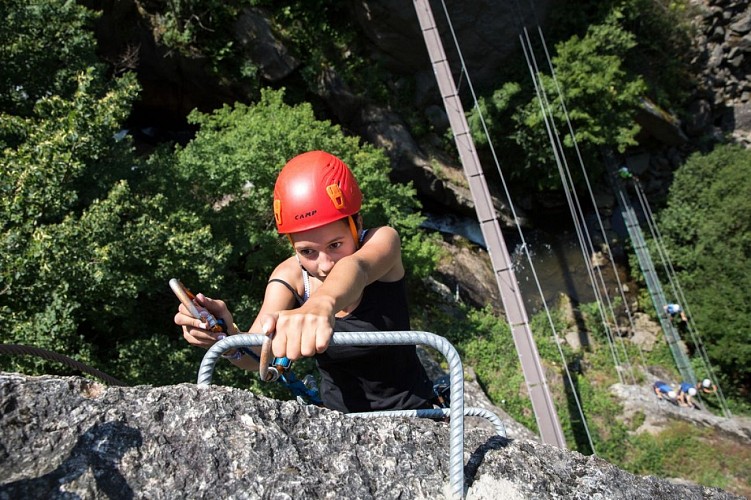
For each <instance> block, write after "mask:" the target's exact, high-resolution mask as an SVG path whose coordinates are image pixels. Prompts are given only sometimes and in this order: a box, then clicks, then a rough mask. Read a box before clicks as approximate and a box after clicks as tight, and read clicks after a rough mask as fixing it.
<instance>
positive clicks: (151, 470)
mask: <svg viewBox="0 0 751 500" xmlns="http://www.w3.org/2000/svg"><path fill="white" fill-rule="evenodd" d="M0 428H1V429H2V446H0V463H2V467H0V499H17V498H105V497H109V498H150V499H160V498H176V497H180V498H206V497H211V498H292V497H297V498H323V497H325V498H379V499H380V498H442V497H444V496H445V494H446V492H447V491H448V488H447V485H448V444H449V437H448V424H446V423H444V422H434V421H430V420H424V419H408V418H382V419H355V418H349V417H346V416H344V415H342V414H340V413H336V412H332V411H328V410H322V409H319V408H315V407H308V406H301V405H299V404H297V403H294V402H289V401H287V402H281V401H275V400H270V399H266V398H262V397H258V396H255V395H253V394H252V393H249V392H246V391H243V390H239V389H233V388H227V387H218V386H209V387H206V386H204V387H198V386H195V385H192V384H181V385H177V386H171V387H149V386H140V387H132V388H122V387H117V388H114V387H106V386H103V385H100V384H98V383H93V382H91V381H89V380H86V379H83V378H78V377H71V378H57V377H24V376H20V375H15V374H0ZM464 462H465V467H464V474H465V480H466V485H467V486H468V490H467V498H487V499H491V498H492V499H498V498H593V497H594V498H629V499H638V498H644V499H647V498H649V499H652V498H661V499H663V500H666V499H680V500H684V499H691V498H696V499H699V498H703V499H730V498H739V497H734V496H733V495H731V494H729V493H726V492H724V491H722V490H718V489H712V488H705V487H701V486H695V485H685V484H673V483H671V482H668V481H665V480H661V479H657V478H654V477H639V476H634V475H632V474H629V473H627V472H624V471H622V470H620V469H618V468H616V467H614V466H613V465H610V464H608V463H607V462H605V461H603V460H601V459H598V458H595V457H585V456H583V455H580V454H579V453H576V452H569V451H567V450H561V449H558V448H555V447H551V446H548V445H543V444H539V443H537V442H535V441H529V440H524V439H517V440H510V439H504V438H501V437H498V436H495V437H494V436H492V435H490V434H489V433H488V432H487V431H486V430H481V429H477V428H468V429H466V432H465V441H464Z"/></svg>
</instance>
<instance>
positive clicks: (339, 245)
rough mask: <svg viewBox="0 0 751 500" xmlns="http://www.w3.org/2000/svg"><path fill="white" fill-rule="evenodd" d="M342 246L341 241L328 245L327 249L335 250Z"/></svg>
mask: <svg viewBox="0 0 751 500" xmlns="http://www.w3.org/2000/svg"><path fill="white" fill-rule="evenodd" d="M343 244H344V243H342V242H341V241H336V242H334V243H332V244H331V245H329V248H333V249H335V250H336V249H337V248H340V247H341V246H342V245H343Z"/></svg>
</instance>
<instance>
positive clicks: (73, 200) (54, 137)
mask: <svg viewBox="0 0 751 500" xmlns="http://www.w3.org/2000/svg"><path fill="white" fill-rule="evenodd" d="M2 9H3V10H2V14H3V16H4V19H5V20H6V21H7V22H6V24H4V25H3V26H2V28H0V29H1V30H2V33H1V34H0V53H2V54H3V57H4V58H6V60H7V61H8V62H9V65H10V70H9V71H8V72H4V73H3V78H4V81H3V84H4V85H3V91H2V92H3V93H2V95H1V96H0V146H1V147H2V152H1V155H0V165H1V166H2V167H1V170H2V172H3V175H2V176H0V193H1V196H0V283H1V285H0V316H2V319H3V322H4V325H5V332H6V335H7V337H5V338H6V339H7V340H8V341H12V342H17V343H24V344H32V345H36V346H39V347H43V348H47V349H50V350H53V351H57V352H61V353H64V354H68V355H73V356H75V357H77V358H78V359H80V360H82V361H88V362H91V363H92V364H94V365H95V366H97V367H99V368H105V369H106V368H107V367H108V366H109V364H110V363H111V362H112V361H113V360H116V359H117V350H118V348H119V347H120V346H121V345H122V344H123V343H125V342H128V341H129V339H133V338H136V337H139V336H146V335H153V334H154V333H155V332H158V331H160V330H161V331H162V332H164V331H166V330H165V328H166V326H167V325H168V323H169V313H168V312H169V311H170V310H172V309H174V307H169V305H168V304H166V303H165V301H164V297H166V296H167V293H169V291H168V289H167V288H166V286H165V283H166V280H167V279H168V278H169V277H171V276H172V275H173V274H174V272H175V270H176V269H179V268H180V265H181V263H184V262H191V263H192V264H193V267H192V269H194V272H195V273H196V274H197V275H200V276H201V277H203V278H208V277H209V276H212V275H214V274H215V271H216V270H217V268H218V263H219V262H220V261H221V259H219V258H217V256H221V252H222V251H223V249H222V248H221V247H217V251H216V252H214V253H213V255H212V254H211V253H207V252H206V247H207V246H211V239H210V236H211V235H210V232H209V228H208V226H201V225H200V220H198V219H197V218H195V217H193V216H191V215H190V214H185V213H180V212H177V211H170V210H169V208H168V207H167V205H166V204H165V202H166V200H167V199H166V198H165V197H164V196H162V195H161V194H159V193H153V194H151V193H148V192H145V193H143V192H138V187H139V184H141V183H142V180H141V179H140V178H141V177H142V176H143V175H144V173H145V169H144V168H143V166H142V165H141V164H140V163H141V162H140V161H138V159H136V158H135V157H134V156H133V154H132V146H131V144H130V141H129V139H128V137H127V136H125V135H124V134H123V133H122V131H121V124H122V123H123V121H124V120H125V118H126V117H127V115H128V113H129V112H130V106H131V103H132V102H133V100H134V99H135V97H136V96H137V93H138V85H137V83H136V81H135V78H134V76H133V75H124V76H123V77H121V78H117V79H114V80H110V79H109V78H108V77H107V76H106V74H105V71H104V67H103V66H101V65H99V64H98V63H97V62H96V59H95V58H94V50H95V46H94V42H93V37H92V36H91V33H90V32H89V31H88V23H89V21H90V20H91V19H92V15H91V13H90V12H88V11H87V10H86V9H84V8H83V7H80V6H76V4H75V3H73V2H63V1H59V2H46V3H33V4H31V5H26V3H24V2H13V3H9V2H8V3H4V4H3V7H2ZM201 238H203V239H204V240H205V241H201ZM162 318H163V319H162ZM161 354H162V353H154V355H152V356H151V358H150V359H151V361H152V362H154V363H159V362H161V359H160V358H161ZM0 362H2V366H3V368H5V369H31V368H32V367H33V366H36V367H37V368H38V369H39V370H41V371H45V372H53V373H54V372H56V370H58V367H56V366H48V365H47V364H46V363H43V362H41V361H39V360H31V359H27V358H12V359H3V360H0ZM113 375H115V376H118V373H113Z"/></svg>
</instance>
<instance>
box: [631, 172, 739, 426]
mask: <svg viewBox="0 0 751 500" xmlns="http://www.w3.org/2000/svg"><path fill="white" fill-rule="evenodd" d="M634 186H635V191H636V194H637V199H638V201H639V205H640V207H641V209H642V213H643V215H644V218H645V220H646V222H647V226H648V227H649V230H650V234H651V235H652V239H653V241H654V243H655V248H656V249H657V252H658V255H659V257H660V261H661V262H662V265H663V268H664V269H665V273H666V275H667V277H668V280H669V282H670V287H671V289H672V291H673V295H674V297H675V298H676V299H677V300H678V303H679V304H681V307H682V308H683V309H684V310H685V311H686V317H687V326H688V328H687V330H688V332H689V335H690V336H691V340H692V342H693V343H694V346H696V350H697V352H698V353H699V358H700V360H701V362H702V364H703V366H704V369H705V371H706V373H707V374H709V376H710V378H711V379H712V380H713V381H714V383H715V385H716V387H717V397H718V401H719V402H720V406H721V407H722V410H723V413H724V414H725V416H726V417H727V418H730V417H731V416H732V415H731V413H730V409H729V408H728V405H727V401H726V400H725V396H724V394H723V392H722V389H721V388H720V384H719V383H718V380H717V376H716V375H715V372H714V369H713V368H712V363H711V362H710V360H709V355H708V354H707V351H706V349H705V347H704V343H703V341H702V339H701V335H700V334H699V330H698V328H697V327H696V323H695V322H694V319H693V318H694V316H693V313H692V312H691V310H690V307H689V303H688V301H687V300H686V296H685V295H684V293H683V288H682V287H681V285H680V282H679V280H678V273H677V272H676V270H675V267H674V266H673V263H672V260H671V259H670V256H669V254H668V251H667V248H666V246H665V243H664V238H663V237H662V234H661V233H660V229H659V227H658V226H657V222H656V219H655V217H654V213H653V212H652V209H651V207H650V205H649V200H647V197H646V194H645V193H644V190H643V189H642V187H641V183H640V182H639V181H638V179H637V180H635V182H634ZM690 382H693V383H695V382H696V381H690Z"/></svg>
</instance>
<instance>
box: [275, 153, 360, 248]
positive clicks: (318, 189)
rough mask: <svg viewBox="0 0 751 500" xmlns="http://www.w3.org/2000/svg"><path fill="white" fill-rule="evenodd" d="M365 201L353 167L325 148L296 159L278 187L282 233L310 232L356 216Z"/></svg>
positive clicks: (286, 168) (278, 225)
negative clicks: (353, 172) (352, 169)
mask: <svg viewBox="0 0 751 500" xmlns="http://www.w3.org/2000/svg"><path fill="white" fill-rule="evenodd" d="M361 204H362V193H361V192H360V188H359V187H358V185H357V181H356V180H355V176H354V175H352V172H351V171H350V169H349V167H347V165H345V163H344V162H343V161H342V160H340V159H339V158H337V157H336V156H334V155H332V154H330V153H326V152H325V151H309V152H307V153H303V154H301V155H298V156H295V157H294V158H292V159H291V160H290V161H289V162H287V164H286V165H285V166H284V168H283V169H282V171H281V172H280V173H279V177H277V179H276V185H275V186H274V219H275V220H276V228H277V230H278V231H279V233H280V234H290V233H296V232H299V231H307V230H308V229H314V228H317V227H320V226H324V225H326V224H328V223H330V222H334V221H337V220H339V219H343V218H345V217H348V216H351V215H354V214H356V213H357V212H359V211H360V205H361ZM350 224H351V225H352V222H351V218H350Z"/></svg>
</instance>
